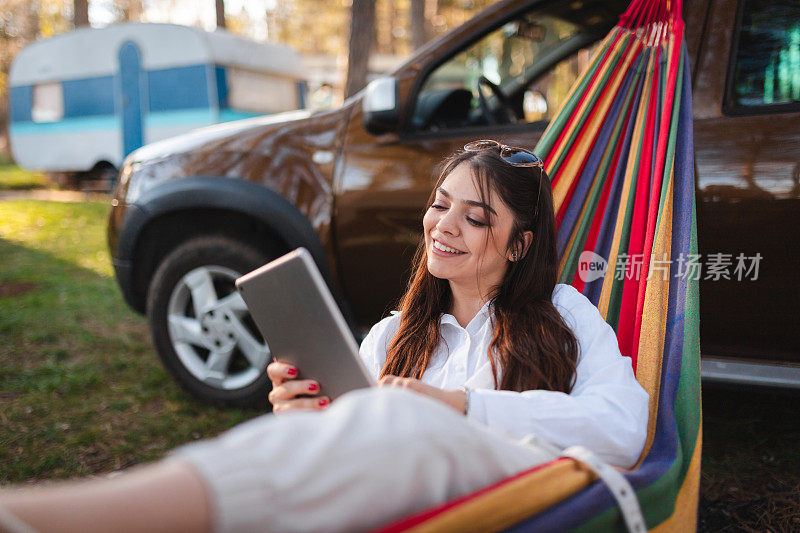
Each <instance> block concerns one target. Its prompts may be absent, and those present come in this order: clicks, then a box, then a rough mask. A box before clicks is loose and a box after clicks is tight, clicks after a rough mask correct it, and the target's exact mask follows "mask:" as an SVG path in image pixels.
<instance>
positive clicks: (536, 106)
mask: <svg viewBox="0 0 800 533" xmlns="http://www.w3.org/2000/svg"><path fill="white" fill-rule="evenodd" d="M580 30H581V28H580V27H579V26H577V25H575V24H573V23H571V22H569V21H567V20H565V19H563V18H559V17H557V16H553V15H550V14H544V13H529V14H526V15H524V16H521V17H519V18H517V19H516V20H513V21H511V22H509V23H507V24H505V25H503V26H502V27H500V28H498V29H497V30H495V31H492V32H490V33H488V34H487V35H485V36H484V37H483V38H481V39H479V40H478V41H477V42H475V43H473V44H471V45H469V46H467V47H466V48H465V49H463V50H462V51H460V52H459V53H457V54H455V55H454V56H453V57H451V58H450V59H449V60H447V61H445V62H444V63H443V64H442V65H440V66H439V67H437V68H436V69H434V70H433V71H432V72H431V74H430V75H429V76H428V77H427V79H426V80H425V81H424V83H423V85H422V89H421V90H420V92H419V95H418V97H417V102H416V105H415V108H414V115H413V118H412V127H413V129H415V130H417V131H419V130H427V131H438V130H443V129H455V128H461V127H471V126H478V125H490V124H501V123H513V122H535V121H540V120H549V119H550V118H551V117H552V116H553V115H554V114H555V112H556V111H557V110H558V109H559V107H560V106H561V103H562V102H563V100H564V98H565V97H566V96H567V93H568V92H569V90H570V88H571V87H572V85H573V83H574V82H575V80H576V79H577V76H578V74H579V73H580V72H581V71H582V70H583V69H584V68H585V67H586V65H587V64H588V61H589V59H590V52H589V51H588V50H582V51H581V52H579V53H577V54H576V53H575V44H574V43H575V42H576V41H575V40H576V39H577V38H578V36H579V33H580ZM565 55H569V57H568V58H567V59H563V60H561V61H560V62H559V59H560V58H563V57H565ZM554 63H556V65H555V66H553V64H554ZM480 93H483V103H482V102H481V94H480Z"/></svg>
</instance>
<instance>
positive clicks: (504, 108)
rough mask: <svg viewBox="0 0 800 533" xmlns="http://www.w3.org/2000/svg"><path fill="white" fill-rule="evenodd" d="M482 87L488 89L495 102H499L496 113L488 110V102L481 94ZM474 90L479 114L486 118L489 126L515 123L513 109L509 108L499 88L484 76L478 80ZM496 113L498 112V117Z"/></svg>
mask: <svg viewBox="0 0 800 533" xmlns="http://www.w3.org/2000/svg"><path fill="white" fill-rule="evenodd" d="M483 86H486V87H488V88H489V90H490V91H492V94H493V95H494V96H495V97H496V98H497V101H498V102H500V108H499V109H497V110H496V111H492V110H491V109H489V102H488V101H487V100H486V96H484V94H483V90H482V87H483ZM475 88H476V90H477V91H478V104H479V106H480V108H481V113H482V114H483V116H484V117H486V121H487V122H488V123H489V124H501V123H502V124H507V123H514V122H516V121H517V114H516V113H515V112H514V108H512V107H511V104H510V103H509V101H508V98H506V95H505V94H503V91H501V90H500V87H498V86H497V84H496V83H494V82H492V81H491V80H490V79H489V78H487V77H486V76H481V77H480V78H478V81H477V82H476V86H475ZM498 112H500V116H499V117H498ZM498 119H500V120H498Z"/></svg>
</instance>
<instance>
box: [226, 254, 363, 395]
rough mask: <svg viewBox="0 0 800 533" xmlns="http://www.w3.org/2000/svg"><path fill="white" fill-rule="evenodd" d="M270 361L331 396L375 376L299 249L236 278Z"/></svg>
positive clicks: (309, 259)
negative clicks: (290, 369) (293, 370)
mask: <svg viewBox="0 0 800 533" xmlns="http://www.w3.org/2000/svg"><path fill="white" fill-rule="evenodd" d="M236 288H237V289H238V290H239V294H241V296H242V298H243V299H244V302H245V304H247V308H248V309H249V310H250V315H251V316H252V317H253V322H255V324H256V326H257V327H258V329H259V331H261V334H262V335H263V336H264V340H265V341H266V343H267V346H268V347H269V350H270V355H271V356H272V358H274V359H275V360H276V361H280V362H282V363H289V364H291V365H294V366H295V367H297V368H298V370H299V376H298V377H299V378H301V379H313V380H315V381H317V382H318V383H319V384H320V393H319V394H320V395H321V396H328V397H330V398H331V399H334V398H337V397H338V396H341V395H342V394H344V393H346V392H349V391H351V390H355V389H361V388H366V387H371V386H373V385H375V380H374V379H373V378H372V376H371V375H370V373H369V372H368V371H367V369H366V367H365V366H364V364H363V362H362V361H361V357H360V356H359V355H358V343H356V340H355V338H354V337H353V334H352V332H351V331H350V328H349V327H348V326H347V321H345V319H344V317H343V316H342V313H341V311H340V310H339V307H338V306H337V305H336V301H335V300H334V299H333V295H331V292H330V290H328V286H327V285H326V284H325V280H324V279H323V278H322V274H320V272H319V269H318V268H317V265H316V264H315V263H314V260H313V259H312V257H311V254H310V253H309V252H308V250H306V249H305V248H298V249H297V250H295V251H293V252H289V253H288V254H286V255H284V256H282V257H279V258H278V259H276V260H274V261H272V262H271V263H268V264H266V265H264V266H262V267H261V268H258V269H256V270H254V271H252V272H250V273H248V274H245V275H244V276H242V277H241V278H239V279H237V280H236Z"/></svg>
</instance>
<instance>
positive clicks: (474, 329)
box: [360, 284, 648, 466]
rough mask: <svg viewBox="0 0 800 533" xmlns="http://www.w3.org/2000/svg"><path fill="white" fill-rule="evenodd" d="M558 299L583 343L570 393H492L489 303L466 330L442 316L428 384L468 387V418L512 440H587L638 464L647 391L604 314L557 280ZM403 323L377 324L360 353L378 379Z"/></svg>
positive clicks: (603, 452)
mask: <svg viewBox="0 0 800 533" xmlns="http://www.w3.org/2000/svg"><path fill="white" fill-rule="evenodd" d="M552 301H553V304H554V305H555V307H556V309H557V310H558V311H559V313H561V316H562V317H563V318H564V321H565V322H566V324H567V325H568V326H569V327H570V328H571V329H572V331H573V333H574V334H575V337H576V339H577V341H578V347H579V349H578V361H577V370H576V376H575V385H574V387H573V388H572V391H571V392H570V393H569V394H565V393H563V392H554V391H548V390H528V391H524V392H514V391H505V390H494V379H493V377H492V370H491V365H490V363H489V355H488V350H489V345H490V344H491V342H492V338H493V337H494V334H493V331H492V321H491V320H490V318H491V313H492V310H491V302H487V303H486V305H484V306H483V308H481V310H480V311H479V312H478V314H477V315H475V317H474V318H473V319H472V320H471V321H470V323H469V324H467V327H465V328H463V327H461V325H459V323H458V322H457V321H456V319H455V317H453V316H452V315H449V314H443V315H442V318H441V325H440V332H441V336H442V340H443V341H444V342H440V343H439V346H438V348H437V350H436V352H435V354H434V356H433V357H432V358H431V362H430V364H429V365H428V368H427V370H426V371H425V373H424V374H423V376H422V381H423V382H425V383H427V384H429V385H433V386H435V387H439V388H442V389H454V388H458V387H469V388H470V389H471V393H470V404H469V412H468V413H467V415H468V416H469V417H470V418H472V419H474V420H476V421H479V422H481V423H483V424H485V425H487V426H489V427H491V428H493V429H495V430H497V431H498V432H501V433H504V434H506V435H508V436H509V437H512V438H518V439H523V438H525V437H527V436H529V435H535V436H536V437H537V438H539V439H544V440H546V441H548V442H550V443H552V444H554V445H556V446H558V447H561V448H566V447H568V446H573V445H582V446H585V447H587V448H589V449H590V450H592V451H594V452H595V453H596V454H597V455H598V456H599V457H600V458H602V459H604V460H605V461H607V462H609V463H611V464H614V465H617V466H630V465H632V464H634V463H635V462H636V460H637V459H638V457H639V454H640V453H641V451H642V448H643V446H644V442H645V438H646V435H647V419H648V395H647V393H646V392H645V391H644V389H642V387H641V386H640V385H639V383H638V382H637V381H636V378H635V377H634V375H633V370H632V368H631V361H630V359H629V358H628V357H624V356H622V354H620V351H619V345H618V344H617V337H616V335H615V333H614V330H613V329H612V328H611V326H609V325H608V323H606V321H605V320H603V317H602V316H601V315H600V312H599V311H598V310H597V308H596V307H595V306H594V305H592V303H591V302H590V301H589V300H588V299H587V298H586V297H585V296H584V295H583V294H581V293H579V292H578V291H577V290H576V289H575V288H574V287H572V286H570V285H563V284H559V285H557V286H556V288H555V290H554V291H553V300H552ZM399 325H400V314H399V313H396V312H395V313H393V314H392V315H391V316H388V317H386V318H384V319H383V320H381V321H380V322H378V323H377V324H375V325H374V326H373V327H372V329H371V330H370V332H369V334H368V335H367V336H366V338H365V339H364V342H363V343H362V344H361V350H360V353H361V357H362V359H363V360H364V363H365V364H366V366H367V368H368V369H369V370H370V371H371V372H372V374H373V375H374V376H375V377H376V378H377V376H378V375H379V374H380V371H381V369H382V368H383V364H384V362H385V361H386V352H387V350H388V347H389V344H390V343H391V341H392V339H393V338H394V336H395V334H396V333H397V330H398V328H399Z"/></svg>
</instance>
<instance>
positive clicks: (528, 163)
mask: <svg viewBox="0 0 800 533" xmlns="http://www.w3.org/2000/svg"><path fill="white" fill-rule="evenodd" d="M464 150H465V151H467V152H480V151H483V150H499V151H500V158H501V159H502V160H503V161H505V162H506V163H508V164H509V165H511V166H512V167H536V168H538V169H539V170H540V171H542V170H543V169H544V162H543V161H542V160H541V159H540V158H539V156H537V155H536V154H534V153H533V152H531V151H530V150H526V149H524V148H517V147H516V146H507V145H505V144H502V143H499V142H497V141H494V140H492V139H481V140H480V141H472V142H471V143H467V144H465V145H464ZM542 181H543V179H542V175H541V174H539V190H538V191H537V193H536V209H535V210H534V212H533V217H534V218H536V217H537V216H538V215H539V197H540V196H541V195H542Z"/></svg>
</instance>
